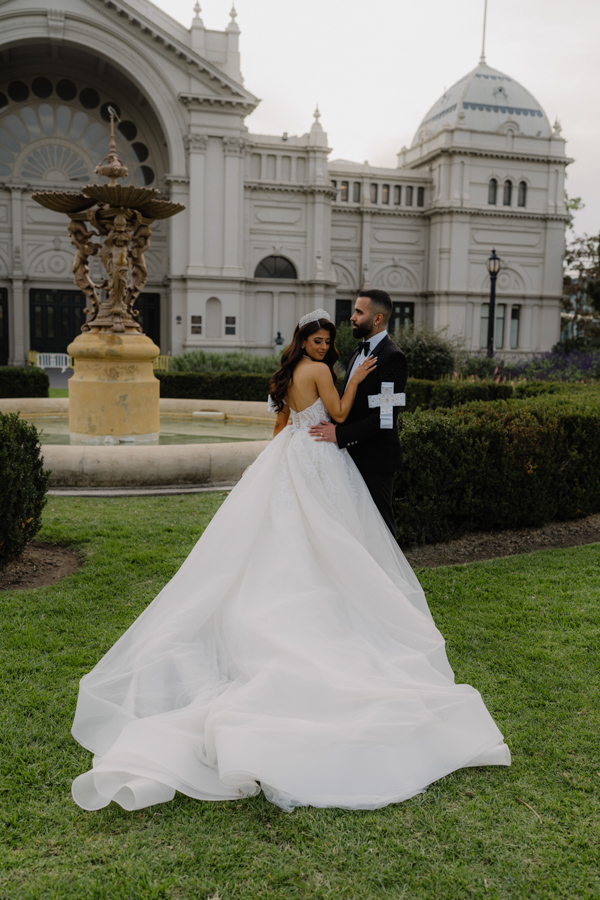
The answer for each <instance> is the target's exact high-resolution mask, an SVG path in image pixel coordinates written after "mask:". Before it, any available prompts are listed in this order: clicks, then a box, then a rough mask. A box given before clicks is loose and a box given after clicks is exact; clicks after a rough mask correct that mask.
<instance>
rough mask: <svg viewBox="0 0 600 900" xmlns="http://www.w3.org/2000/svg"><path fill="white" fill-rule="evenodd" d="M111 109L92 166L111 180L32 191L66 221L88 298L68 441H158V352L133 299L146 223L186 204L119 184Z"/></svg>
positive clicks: (73, 350)
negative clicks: (101, 149) (105, 138)
mask: <svg viewBox="0 0 600 900" xmlns="http://www.w3.org/2000/svg"><path fill="white" fill-rule="evenodd" d="M110 113H111V115H110V152H109V154H108V156H107V157H106V158H105V159H104V160H102V162H101V163H100V164H99V165H98V166H96V169H95V171H96V174H97V175H101V176H105V177H107V178H108V179H109V182H110V183H109V184H91V185H88V186H86V187H84V188H82V190H81V193H72V192H65V191H41V192H38V193H35V194H32V197H33V199H34V200H36V201H37V202H38V203H40V204H41V205H42V206H45V207H46V208H47V209H52V210H54V211H55V212H61V213H65V214H66V215H68V217H69V219H70V220H71V221H70V223H69V233H70V235H71V243H72V244H73V245H74V246H75V248H76V252H75V259H74V261H73V278H74V281H75V284H76V285H77V287H78V288H79V289H80V290H81V291H82V292H83V293H84V294H85V296H86V298H87V302H88V305H87V308H86V309H85V313H86V315H87V321H86V322H85V324H84V325H83V326H82V328H81V331H82V333H81V334H80V335H78V336H77V337H76V338H75V340H74V341H73V342H72V343H71V344H69V346H68V348H67V352H68V353H69V354H70V355H71V356H72V357H73V358H74V359H75V370H74V373H73V375H72V377H71V379H70V381H69V429H70V432H71V443H84V444H119V443H133V442H140V443H141V442H143V443H157V442H158V430H159V383H158V380H157V379H156V378H155V376H154V372H153V366H152V360H153V359H155V358H156V357H157V356H158V354H159V352H160V351H159V348H158V347H157V346H156V344H154V342H153V341H152V340H151V339H150V338H149V337H147V336H146V335H145V334H144V333H143V331H142V327H141V325H140V324H139V322H138V316H139V313H138V311H137V310H136V309H135V302H136V300H137V298H138V297H139V295H140V293H141V292H142V290H143V289H144V285H145V284H146V279H147V277H148V269H147V267H146V261H145V252H146V250H147V249H148V246H149V244H150V238H151V236H152V231H151V228H150V226H151V225H152V223H153V222H154V221H155V220H156V219H167V218H169V217H170V216H173V215H175V214H176V213H178V212H181V211H182V210H183V209H185V206H183V205H182V204H181V203H171V202H169V201H168V200H159V199H158V195H159V194H160V191H158V190H157V189H156V188H141V187H136V186H135V185H132V184H124V185H123V184H117V179H118V178H125V177H126V176H127V174H128V171H127V168H126V166H124V165H123V162H122V161H121V160H120V159H119V157H118V156H117V151H116V146H115V132H114V119H115V116H114V112H113V111H112V110H110ZM90 225H91V226H92V227H91V228H90V227H89V226H90ZM95 238H97V239H99V240H94V239H95ZM96 255H98V256H99V257H100V260H101V261H102V264H103V266H104V268H105V270H106V276H107V277H106V278H105V279H104V280H103V281H102V282H101V283H100V284H95V283H94V282H93V281H92V279H91V278H90V267H89V260H90V257H91V256H96ZM102 295H103V296H102Z"/></svg>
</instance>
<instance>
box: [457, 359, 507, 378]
mask: <svg viewBox="0 0 600 900" xmlns="http://www.w3.org/2000/svg"><path fill="white" fill-rule="evenodd" d="M511 372H512V370H511V369H510V368H509V367H508V366H507V365H506V363H505V362H504V360H503V359H495V358H494V357H491V358H488V357H487V356H485V355H481V354H479V353H478V354H476V355H475V356H468V357H467V358H466V359H465V361H464V362H463V364H462V366H461V367H460V374H461V375H466V376H467V377H468V376H469V375H474V376H475V377H476V378H495V377H497V376H498V375H499V376H500V377H501V378H504V376H506V377H507V378H509V377H511Z"/></svg>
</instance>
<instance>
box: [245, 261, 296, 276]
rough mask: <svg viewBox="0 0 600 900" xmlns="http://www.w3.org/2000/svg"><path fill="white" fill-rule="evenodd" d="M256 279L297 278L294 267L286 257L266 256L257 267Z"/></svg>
mask: <svg viewBox="0 0 600 900" xmlns="http://www.w3.org/2000/svg"><path fill="white" fill-rule="evenodd" d="M254 277H255V278H297V277H298V275H297V273H296V269H295V267H294V265H293V264H292V263H291V262H290V261H289V259H286V258H285V256H265V258H264V259H262V260H261V261H260V262H259V264H258V265H257V267H256V271H255V273H254Z"/></svg>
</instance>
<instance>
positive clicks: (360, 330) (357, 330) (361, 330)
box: [352, 322, 373, 341]
mask: <svg viewBox="0 0 600 900" xmlns="http://www.w3.org/2000/svg"><path fill="white" fill-rule="evenodd" d="M372 331H373V323H372V322H370V323H368V324H367V323H366V322H364V323H363V324H362V325H353V326H352V337H355V338H356V340H357V341H358V340H360V339H361V338H366V337H368V336H369V335H370V334H371V332H372Z"/></svg>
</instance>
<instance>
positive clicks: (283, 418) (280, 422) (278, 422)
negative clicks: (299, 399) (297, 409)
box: [273, 405, 290, 437]
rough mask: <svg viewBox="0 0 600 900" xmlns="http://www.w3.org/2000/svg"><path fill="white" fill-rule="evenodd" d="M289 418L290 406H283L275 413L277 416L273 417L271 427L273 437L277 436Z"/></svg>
mask: <svg viewBox="0 0 600 900" xmlns="http://www.w3.org/2000/svg"><path fill="white" fill-rule="evenodd" d="M289 418H290V408H289V406H285V405H284V407H283V409H282V410H281V412H278V413H277V418H276V419H275V425H274V427H273V437H277V435H278V434H279V432H280V431H283V429H284V428H285V426H286V425H287V423H288V421H289Z"/></svg>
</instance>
